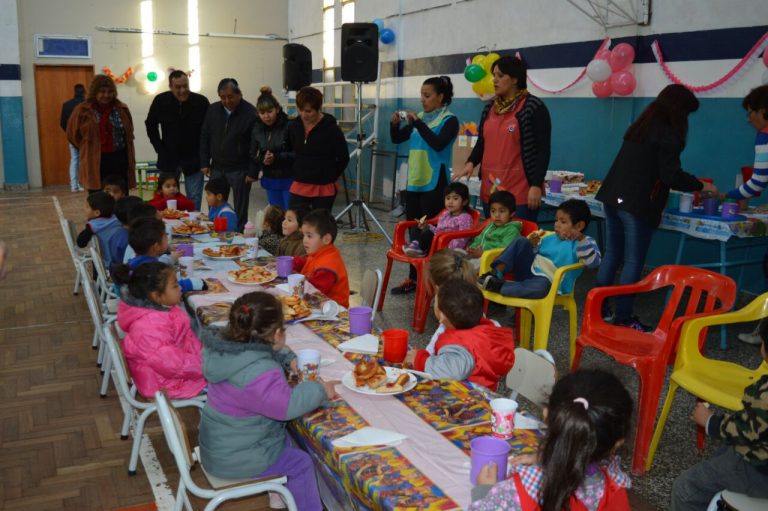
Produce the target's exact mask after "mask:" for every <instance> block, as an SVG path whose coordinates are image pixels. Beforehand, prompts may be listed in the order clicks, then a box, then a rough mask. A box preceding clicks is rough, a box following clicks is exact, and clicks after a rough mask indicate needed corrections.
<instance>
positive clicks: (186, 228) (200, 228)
mask: <svg viewBox="0 0 768 511" xmlns="http://www.w3.org/2000/svg"><path fill="white" fill-rule="evenodd" d="M182 222H183V223H182V224H181V225H175V226H174V227H173V233H174V234H182V235H186V236H192V235H195V234H208V233H209V232H211V229H209V228H208V226H207V225H203V224H199V223H196V222H188V221H187V222H185V221H183V220H182Z"/></svg>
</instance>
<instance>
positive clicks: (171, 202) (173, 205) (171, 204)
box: [165, 199, 179, 209]
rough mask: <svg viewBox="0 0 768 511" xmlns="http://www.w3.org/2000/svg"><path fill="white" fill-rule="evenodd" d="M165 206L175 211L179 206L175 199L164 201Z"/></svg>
mask: <svg viewBox="0 0 768 511" xmlns="http://www.w3.org/2000/svg"><path fill="white" fill-rule="evenodd" d="M165 205H166V206H167V207H168V209H176V207H177V206H178V205H179V203H178V201H177V200H176V199H168V201H166V203H165Z"/></svg>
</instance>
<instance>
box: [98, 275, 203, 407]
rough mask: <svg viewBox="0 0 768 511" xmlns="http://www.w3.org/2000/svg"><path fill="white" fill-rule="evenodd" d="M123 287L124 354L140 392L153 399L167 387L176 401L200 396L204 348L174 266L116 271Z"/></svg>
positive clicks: (120, 313)
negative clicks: (183, 302)
mask: <svg viewBox="0 0 768 511" xmlns="http://www.w3.org/2000/svg"><path fill="white" fill-rule="evenodd" d="M113 277H114V279H115V281H116V282H117V283H118V284H121V285H122V284H125V285H123V290H122V294H121V300H120V303H119V304H118V307H117V322H118V324H119V325H120V328H122V329H123V331H124V332H127V335H126V337H125V339H123V342H122V345H123V353H124V354H125V359H126V361H127V362H128V370H129V371H130V372H131V376H132V377H133V382H134V383H135V385H136V388H137V389H138V391H139V394H141V395H142V396H144V397H146V398H152V397H153V396H154V395H155V392H156V391H158V390H160V389H165V390H166V392H167V393H168V396H169V397H170V398H172V399H182V398H189V397H193V396H196V395H198V394H200V392H202V390H203V389H204V388H205V386H206V385H207V383H206V381H205V378H203V368H202V345H201V344H200V340H199V339H198V338H197V336H196V335H195V333H194V332H193V331H192V328H191V326H190V322H189V316H187V313H186V312H184V310H182V309H181V307H179V302H181V288H180V287H179V283H178V282H177V280H176V273H175V272H174V270H173V268H171V267H170V266H168V265H166V264H163V263H159V262H152V263H144V264H142V265H141V266H139V267H137V268H136V269H135V270H131V269H130V267H128V266H127V265H120V266H117V267H115V268H114V271H113Z"/></svg>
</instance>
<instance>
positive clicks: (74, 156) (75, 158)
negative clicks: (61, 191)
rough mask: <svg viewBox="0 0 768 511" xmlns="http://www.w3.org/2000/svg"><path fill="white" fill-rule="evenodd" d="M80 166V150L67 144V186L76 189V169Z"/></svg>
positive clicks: (77, 182)
mask: <svg viewBox="0 0 768 511" xmlns="http://www.w3.org/2000/svg"><path fill="white" fill-rule="evenodd" d="M79 168H80V150H79V149H78V148H77V147H75V146H73V145H72V144H69V188H70V189H71V190H77V189H78V187H79V186H80V181H79V180H78V178H77V171H78V169H79Z"/></svg>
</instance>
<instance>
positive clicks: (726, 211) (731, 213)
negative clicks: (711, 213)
mask: <svg viewBox="0 0 768 511" xmlns="http://www.w3.org/2000/svg"><path fill="white" fill-rule="evenodd" d="M738 212H739V205H738V204H737V203H735V202H724V203H723V208H722V210H721V211H720V216H721V217H723V218H733V217H735V216H736V215H737V214H738Z"/></svg>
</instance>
